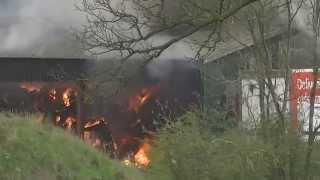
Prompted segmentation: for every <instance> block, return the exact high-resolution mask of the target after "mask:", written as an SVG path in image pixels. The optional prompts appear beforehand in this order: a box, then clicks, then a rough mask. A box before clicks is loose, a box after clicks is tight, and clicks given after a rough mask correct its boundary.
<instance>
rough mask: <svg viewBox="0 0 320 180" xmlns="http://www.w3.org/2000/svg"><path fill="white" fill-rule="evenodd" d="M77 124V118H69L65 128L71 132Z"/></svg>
mask: <svg viewBox="0 0 320 180" xmlns="http://www.w3.org/2000/svg"><path fill="white" fill-rule="evenodd" d="M76 122H77V120H76V119H75V118H73V117H68V118H67V119H66V121H65V122H64V126H65V127H66V128H67V129H68V130H70V129H71V128H72V126H73V124H74V123H76Z"/></svg>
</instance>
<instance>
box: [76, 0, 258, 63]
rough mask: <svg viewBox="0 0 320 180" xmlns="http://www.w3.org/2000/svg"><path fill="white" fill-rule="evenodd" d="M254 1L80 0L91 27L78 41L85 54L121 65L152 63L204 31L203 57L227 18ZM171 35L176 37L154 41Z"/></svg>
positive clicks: (80, 8) (79, 36)
mask: <svg viewBox="0 0 320 180" xmlns="http://www.w3.org/2000/svg"><path fill="white" fill-rule="evenodd" d="M256 1H258V0H240V1H232V0H214V1H208V0H201V1H199V0H198V1H196V0H185V1H182V0H176V1H167V0H151V1H144V0H131V1H127V0H117V1H116V0H82V3H81V5H79V6H78V9H79V10H80V11H82V12H84V13H85V14H86V15H87V24H86V25H84V26H83V31H82V32H81V33H79V34H78V38H79V39H80V40H81V42H82V44H83V45H84V48H85V50H87V51H90V52H91V53H93V54H95V55H101V54H108V53H110V54H113V55H116V56H120V57H121V58H120V59H121V60H122V61H125V60H127V59H129V58H131V57H133V56H135V55H141V56H144V58H145V60H146V62H148V61H150V60H152V59H153V58H156V57H158V56H160V55H161V53H162V52H164V51H165V50H166V49H167V48H169V47H170V46H172V45H173V44H174V43H176V42H179V41H181V40H183V39H185V38H187V37H190V36H192V35H193V34H195V33H197V32H199V31H202V30H205V29H206V30H208V31H209V32H208V33H207V38H206V39H205V40H202V41H201V42H198V45H199V46H198V47H199V50H198V53H197V54H198V55H200V53H201V52H202V51H204V50H206V51H208V49H213V48H214V45H212V42H216V41H217V36H216V35H217V34H218V30H219V26H220V25H221V23H223V21H224V20H226V19H228V18H229V17H231V16H232V15H233V14H235V13H236V12H238V11H239V10H240V9H242V8H243V7H246V6H248V5H249V4H251V3H254V2H256ZM170 5H171V6H173V5H174V6H173V7H174V9H173V10H172V9H171V10H170V8H169V7H170ZM170 32H178V33H175V34H174V36H170V38H169V39H167V40H165V41H164V42H155V40H156V39H157V38H158V37H159V36H161V35H164V34H167V33H170ZM213 44H215V43H213ZM198 57H200V56H198Z"/></svg>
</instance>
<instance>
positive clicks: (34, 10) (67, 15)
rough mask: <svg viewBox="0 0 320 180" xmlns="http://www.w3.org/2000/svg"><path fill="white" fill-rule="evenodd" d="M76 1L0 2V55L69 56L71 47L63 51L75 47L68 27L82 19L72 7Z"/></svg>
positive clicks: (16, 0) (11, 0)
mask: <svg viewBox="0 0 320 180" xmlns="http://www.w3.org/2000/svg"><path fill="white" fill-rule="evenodd" d="M76 2H77V1H76V0H64V1H61V0H10V1H9V0H8V1H0V11H1V13H0V40H1V46H0V55H1V56H20V55H21V56H53V55H54V54H56V56H64V55H70V56H73V55H72V52H74V50H71V51H70V52H71V53H69V54H68V52H67V51H68V50H69V49H72V48H75V47H73V44H72V40H71V37H70V32H71V27H73V28H77V27H78V26H79V25H80V24H81V23H83V19H84V18H83V16H82V15H81V14H80V12H79V11H77V10H75V3H76ZM1 7H2V8H1ZM5 9H7V10H5ZM68 38H70V39H68ZM61 51H63V52H61ZM46 53H47V54H46Z"/></svg>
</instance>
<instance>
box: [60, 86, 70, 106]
mask: <svg viewBox="0 0 320 180" xmlns="http://www.w3.org/2000/svg"><path fill="white" fill-rule="evenodd" d="M71 93H72V89H71V88H67V89H66V90H65V91H64V92H63V94H62V100H63V104H64V105H65V106H66V107H69V106H71V99H70V96H71Z"/></svg>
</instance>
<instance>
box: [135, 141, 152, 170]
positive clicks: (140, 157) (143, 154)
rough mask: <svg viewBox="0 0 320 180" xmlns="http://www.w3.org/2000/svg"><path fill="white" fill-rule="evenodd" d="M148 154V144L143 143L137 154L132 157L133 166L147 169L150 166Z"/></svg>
mask: <svg viewBox="0 0 320 180" xmlns="http://www.w3.org/2000/svg"><path fill="white" fill-rule="evenodd" d="M149 152H150V144H148V143H143V144H142V145H141V146H140V148H139V150H138V152H137V153H136V154H135V155H134V162H135V165H136V166H138V167H148V165H149V164H150V159H149V157H148V156H149Z"/></svg>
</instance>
